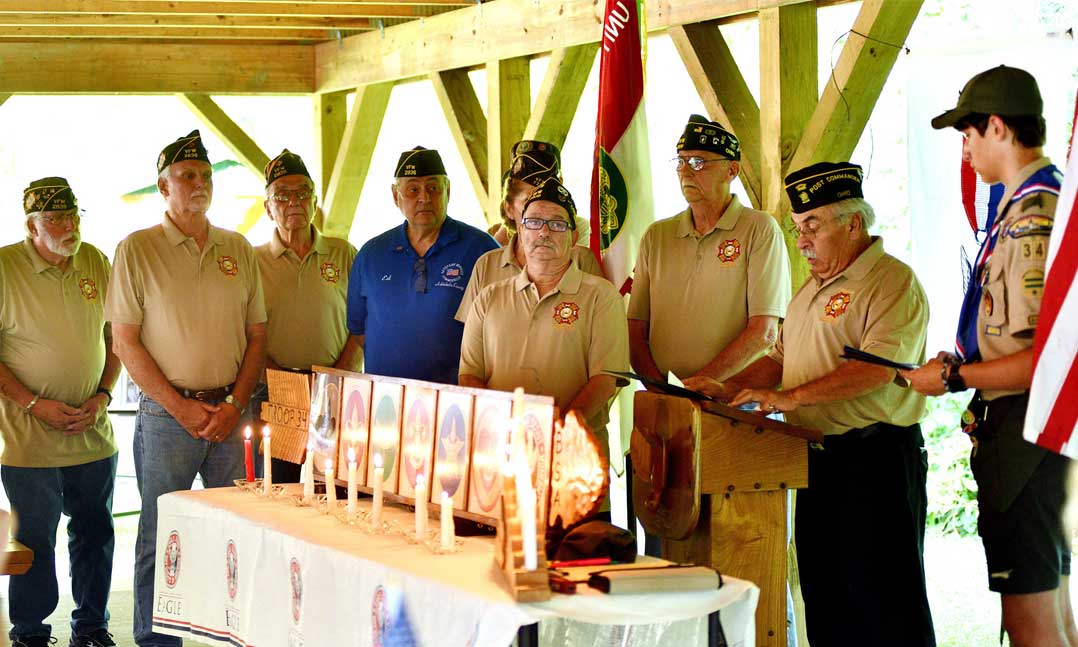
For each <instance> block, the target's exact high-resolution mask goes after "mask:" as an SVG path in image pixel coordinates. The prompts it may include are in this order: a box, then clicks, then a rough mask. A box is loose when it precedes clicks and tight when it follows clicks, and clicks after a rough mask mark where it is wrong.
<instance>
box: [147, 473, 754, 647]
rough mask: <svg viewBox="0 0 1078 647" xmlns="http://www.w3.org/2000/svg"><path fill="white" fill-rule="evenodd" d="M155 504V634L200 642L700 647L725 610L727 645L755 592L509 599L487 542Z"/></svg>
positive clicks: (231, 502) (728, 586) (261, 646)
mask: <svg viewBox="0 0 1078 647" xmlns="http://www.w3.org/2000/svg"><path fill="white" fill-rule="evenodd" d="M366 505H369V500H368V501H367V503H366ZM361 507H362V508H365V507H366V506H365V505H364V503H363V502H361ZM158 509H159V516H158V524H157V528H158V536H157V568H156V578H155V587H154V589H155V591H154V625H155V630H157V631H160V632H162V633H168V634H173V635H177V636H182V637H184V638H189V639H195V640H199V641H201V642H204V643H208V644H213V645H218V644H231V645H235V646H237V647H301V646H302V645H308V646H310V647H328V646H330V645H333V646H338V645H349V646H352V645H373V646H377V647H381V646H382V645H386V646H387V647H388V646H389V645H395V644H409V643H407V642H405V643H398V642H394V641H395V640H397V639H400V638H402V637H407V636H410V637H411V638H412V639H414V644H417V645H432V646H434V645H438V646H440V645H462V646H463V645H468V646H487V645H490V646H493V647H502V646H506V645H509V644H510V643H511V642H512V640H513V637H514V635H515V634H516V632H517V630H518V629H519V628H520V627H521V626H523V625H528V624H532V623H534V622H537V621H539V620H543V622H542V624H541V625H540V628H541V641H542V642H544V643H550V642H551V641H553V643H555V644H581V645H584V644H587V645H591V644H595V643H594V642H593V641H594V639H595V638H596V637H598V636H607V635H610V636H614V637H615V638H617V637H618V636H621V637H623V638H626V637H627V634H630V633H633V632H635V636H634V637H633V639H632V640H631V643H630V644H634V645H642V644H647V643H649V642H652V643H653V642H656V641H661V642H662V643H665V644H685V645H689V644H702V639H703V638H706V636H707V630H706V616H707V614H709V613H711V612H712V611H716V610H719V609H721V610H722V611H721V613H720V618H721V620H722V625H723V628H724V631H725V633H726V637H727V640H728V641H729V644H730V645H744V646H751V645H753V644H754V637H753V636H754V627H755V625H754V618H753V613H754V611H755V608H756V601H757V598H758V596H759V590H758V589H757V588H756V587H755V586H754V585H752V584H751V583H748V582H744V581H741V580H736V579H734V578H730V577H726V578H724V579H725V585H724V586H723V587H722V588H721V589H719V590H716V591H707V592H699V593H678V594H650V595H631V596H630V595H621V596H611V595H602V594H599V593H596V592H593V591H591V590H590V589H588V588H587V587H586V586H581V587H580V588H581V589H583V591H582V593H580V594H577V595H571V596H570V595H557V594H556V595H554V597H553V599H551V600H550V601H548V602H543V603H533V604H517V603H515V602H514V601H513V600H512V598H511V597H510V596H509V593H508V591H507V590H506V589H505V588H504V584H503V579H502V577H501V574H500V573H498V572H497V570H496V567H495V565H494V558H493V554H494V548H493V540H492V538H490V537H474V538H473V537H469V538H463V539H460V540H459V541H460V542H461V544H462V546H461V548H460V551H459V552H457V553H455V554H453V555H436V554H434V553H433V552H432V551H431V550H430V549H428V548H427V547H425V546H419V545H415V544H411V543H409V542H408V541H407V540H406V539H405V538H404V537H403V536H401V535H399V534H389V535H371V534H367V533H364V532H362V531H360V530H359V529H357V528H352V527H348V526H345V525H342V524H341V523H339V522H338V521H337V520H335V519H333V518H330V517H329V516H327V515H323V514H320V513H318V512H317V511H315V510H313V509H311V508H301V507H296V506H293V505H290V504H288V503H286V502H285V501H282V500H268V499H263V498H261V497H257V496H255V495H253V494H250V493H247V492H243V491H240V490H238V489H236V488H219V489H211V490H200V491H197V492H175V493H172V494H167V495H164V496H162V497H161V499H160V500H159V503H158ZM385 518H386V520H387V521H388V522H390V523H391V524H394V525H396V526H397V527H400V528H407V527H409V526H410V525H411V524H412V519H413V517H412V515H411V514H410V513H409V512H407V511H406V510H404V509H399V508H394V507H392V506H386V509H385ZM431 527H432V529H436V528H437V521H436V520H433V519H432V520H431ZM566 618H568V619H571V620H574V621H582V622H584V623H591V624H587V625H585V624H581V623H580V622H567V621H565V620H564V619H566ZM622 625H629V626H628V627H626V626H622ZM670 640H676V643H675V642H670ZM604 642H605V640H604ZM619 642H620V640H619ZM607 644H609V643H607Z"/></svg>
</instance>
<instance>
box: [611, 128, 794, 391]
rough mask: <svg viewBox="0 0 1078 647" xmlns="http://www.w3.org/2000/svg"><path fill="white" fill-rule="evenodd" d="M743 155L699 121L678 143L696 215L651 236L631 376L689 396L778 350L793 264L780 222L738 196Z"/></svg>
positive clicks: (632, 338) (664, 224) (636, 308)
mask: <svg viewBox="0 0 1078 647" xmlns="http://www.w3.org/2000/svg"><path fill="white" fill-rule="evenodd" d="M740 159H741V146H740V144H739V143H738V141H737V138H736V137H734V135H733V133H730V132H728V131H726V130H724V129H723V128H722V126H720V125H719V124H717V123H715V122H711V121H708V120H707V119H704V118H703V117H701V116H700V115H692V116H691V117H689V122H688V124H686V126H685V131H684V133H683V134H682V136H681V139H679V140H678V143H677V157H675V158H674V160H675V162H676V165H677V175H678V180H679V182H680V185H681V193H682V195H684V196H685V199H686V200H687V201H688V203H689V206H688V207H687V208H686V209H685V210H684V211H682V212H681V213H680V214H678V215H677V216H674V217H673V218H667V219H666V220H660V221H658V222H656V223H654V224H652V225H651V226H650V227H648V230H647V231H646V232H645V233H644V237H643V239H641V241H640V252H639V254H638V255H637V257H636V269H635V271H634V272H633V290H632V295H631V297H630V299H629V313H628V316H629V349H630V351H631V357H632V365H633V369H634V370H635V371H636V372H637V373H639V374H641V375H643V376H645V377H649V378H651V379H653V380H657V381H660V382H665V381H666V377H667V374H668V373H670V372H672V373H674V374H675V375H676V376H678V377H679V378H680V379H681V380H683V381H684V382H685V385H686V386H687V387H689V388H694V389H698V388H700V386H701V384H702V383H704V382H706V381H707V380H709V379H714V380H722V379H725V378H727V377H729V376H731V375H733V374H734V373H736V372H738V371H739V370H740V369H742V368H744V367H745V366H747V365H748V364H749V363H750V362H752V361H753V360H754V359H756V358H757V357H759V356H760V355H761V354H762V353H765V352H767V350H769V349H770V348H771V345H772V344H774V343H775V336H776V334H777V333H778V326H779V321H780V320H781V319H782V317H783V316H784V315H785V314H786V302H787V301H789V299H790V264H789V260H788V258H787V252H786V243H785V242H784V240H783V237H782V231H781V230H780V229H779V226H778V223H777V222H776V221H775V218H773V217H772V216H770V215H769V214H766V213H764V212H762V211H756V210H755V209H749V208H747V207H743V206H742V205H741V203H740V202H739V201H738V199H737V196H736V195H733V194H731V193H730V183H731V182H732V181H733V180H734V178H736V177H737V174H738V173H739V172H740V170H741V165H740V162H739V160H740Z"/></svg>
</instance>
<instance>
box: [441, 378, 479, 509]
mask: <svg viewBox="0 0 1078 647" xmlns="http://www.w3.org/2000/svg"><path fill="white" fill-rule="evenodd" d="M474 400H475V398H474V396H472V395H471V394H470V393H457V392H455V391H448V390H447V391H442V392H440V393H439V394H438V427H437V435H436V441H435V445H434V478H433V479H432V480H431V483H432V487H431V490H430V495H431V499H430V500H431V501H433V502H435V503H441V497H442V492H448V493H449V496H450V497H452V499H453V507H454V508H455V509H457V510H466V509H467V508H468V471H469V467H470V466H471V461H470V460H469V458H470V456H471V450H472V446H471V445H472V407H473V406H474Z"/></svg>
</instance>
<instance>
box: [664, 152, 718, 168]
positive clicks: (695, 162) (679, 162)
mask: <svg viewBox="0 0 1078 647" xmlns="http://www.w3.org/2000/svg"><path fill="white" fill-rule="evenodd" d="M670 161H671V162H673V163H674V166H675V167H676V168H677V170H679V171H680V170H681V169H683V168H685V165H686V164H688V165H689V168H691V169H692V170H694V171H702V170H703V169H704V166H706V165H708V164H711V163H712V162H725V161H727V160H725V159H723V158H721V157H720V158H719V159H714V160H706V159H704V158H702V157H697V156H695V155H693V156H692V157H681V156H680V155H679V156H678V157H675V158H673V159H671V160H670Z"/></svg>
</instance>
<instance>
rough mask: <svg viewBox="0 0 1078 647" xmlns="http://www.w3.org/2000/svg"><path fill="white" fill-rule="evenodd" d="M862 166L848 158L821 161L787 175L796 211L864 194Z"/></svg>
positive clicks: (788, 188)
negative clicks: (836, 160) (862, 188)
mask: <svg viewBox="0 0 1078 647" xmlns="http://www.w3.org/2000/svg"><path fill="white" fill-rule="evenodd" d="M863 177H864V174H863V173H862V172H861V167H860V166H858V165H857V164H850V163H849V162H839V163H837V164H836V163H834V162H819V163H817V164H813V165H812V166H806V167H805V168H803V169H801V170H800V171H794V172H793V173H790V174H789V175H787V176H786V194H787V195H789V196H790V206H791V207H793V210H794V213H804V212H806V211H810V210H812V209H815V208H817V207H822V206H824V205H828V204H831V203H832V202H838V201H839V200H846V199H849V198H863V197H865V194H864V193H862V192H861V181H862V179H863Z"/></svg>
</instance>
